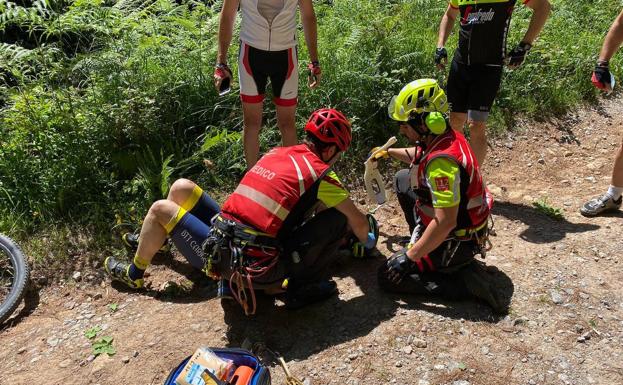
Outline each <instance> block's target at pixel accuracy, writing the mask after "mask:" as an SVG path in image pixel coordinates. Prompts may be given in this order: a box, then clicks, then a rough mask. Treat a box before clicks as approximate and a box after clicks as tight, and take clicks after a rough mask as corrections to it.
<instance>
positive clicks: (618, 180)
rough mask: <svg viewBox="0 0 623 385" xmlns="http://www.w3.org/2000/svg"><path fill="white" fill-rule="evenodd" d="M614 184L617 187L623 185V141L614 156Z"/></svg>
mask: <svg viewBox="0 0 623 385" xmlns="http://www.w3.org/2000/svg"><path fill="white" fill-rule="evenodd" d="M612 185H613V186H616V187H623V141H621V147H619V152H617V155H616V157H615V158H614V168H613V170H612Z"/></svg>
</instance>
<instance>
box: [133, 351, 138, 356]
mask: <svg viewBox="0 0 623 385" xmlns="http://www.w3.org/2000/svg"><path fill="white" fill-rule="evenodd" d="M136 357H138V350H135V351H134V353H132V358H136Z"/></svg>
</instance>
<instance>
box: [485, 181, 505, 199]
mask: <svg viewBox="0 0 623 385" xmlns="http://www.w3.org/2000/svg"><path fill="white" fill-rule="evenodd" d="M489 191H490V192H491V194H493V196H496V197H501V196H502V193H503V191H504V190H503V189H502V188H501V187H499V186H497V185H494V184H491V185H489Z"/></svg>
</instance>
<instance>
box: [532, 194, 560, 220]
mask: <svg viewBox="0 0 623 385" xmlns="http://www.w3.org/2000/svg"><path fill="white" fill-rule="evenodd" d="M532 206H534V208H535V209H536V210H537V211H538V212H540V213H542V214H545V215H547V216H548V217H550V218H552V219H555V220H557V221H562V220H563V219H565V217H564V215H563V212H562V209H560V208H558V207H554V206H552V205H550V204H549V203H547V198H542V199H540V200H537V201H534V202H532Z"/></svg>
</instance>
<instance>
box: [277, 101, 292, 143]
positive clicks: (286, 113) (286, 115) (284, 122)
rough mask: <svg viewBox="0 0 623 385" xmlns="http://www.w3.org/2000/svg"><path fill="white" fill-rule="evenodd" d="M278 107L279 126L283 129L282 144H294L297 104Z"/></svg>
mask: <svg viewBox="0 0 623 385" xmlns="http://www.w3.org/2000/svg"><path fill="white" fill-rule="evenodd" d="M275 108H276V109H277V126H278V127H279V131H281V144H282V145H283V146H294V145H295V144H296V143H297V138H296V126H295V120H296V105H294V106H275Z"/></svg>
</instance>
